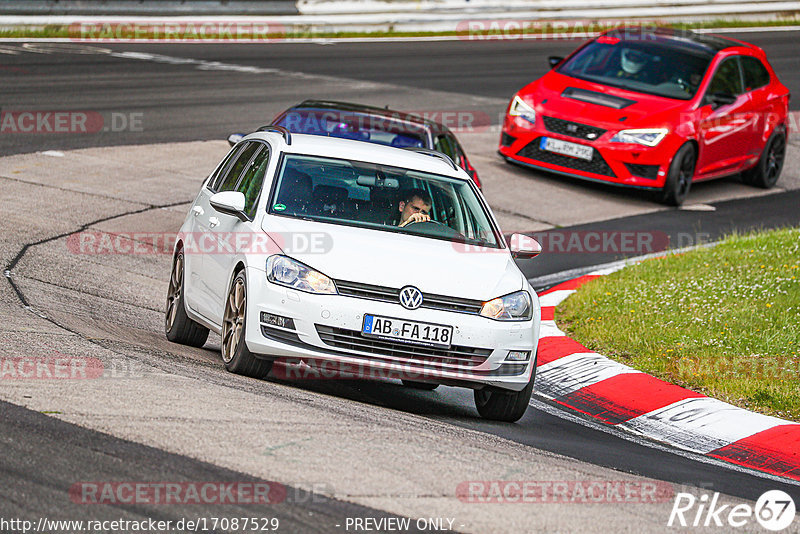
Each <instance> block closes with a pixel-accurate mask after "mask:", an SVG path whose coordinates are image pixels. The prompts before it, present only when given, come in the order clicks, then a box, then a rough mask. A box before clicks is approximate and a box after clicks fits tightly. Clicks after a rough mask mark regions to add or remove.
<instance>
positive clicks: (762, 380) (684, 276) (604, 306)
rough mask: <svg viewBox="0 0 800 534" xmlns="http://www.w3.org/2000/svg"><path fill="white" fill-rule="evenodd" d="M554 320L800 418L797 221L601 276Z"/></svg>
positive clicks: (730, 397) (680, 377) (652, 370)
mask: <svg viewBox="0 0 800 534" xmlns="http://www.w3.org/2000/svg"><path fill="white" fill-rule="evenodd" d="M556 321H557V323H558V325H559V327H560V328H562V329H563V330H564V331H565V332H567V333H568V334H569V335H570V336H571V337H573V338H575V339H577V340H578V341H580V342H581V343H582V344H584V345H585V346H587V347H589V348H590V349H592V350H595V351H597V352H600V353H601V354H604V355H606V356H608V357H610V358H613V359H615V360H618V361H620V362H623V363H625V364H627V365H630V366H631V367H634V368H636V369H639V370H641V371H644V372H646V373H649V374H651V375H654V376H657V377H659V378H661V379H664V380H666V381H669V382H672V383H675V384H678V385H681V386H684V387H687V388H689V389H693V390H695V391H698V392H701V393H704V394H706V395H708V396H710V397H714V398H717V399H720V400H723V401H726V402H729V403H731V404H735V405H738V406H741V407H743V408H747V409H750V410H754V411H758V412H761V413H765V414H769V415H775V416H778V417H783V418H786V419H791V420H794V421H800V229H796V228H795V229H784V230H776V231H771V232H762V233H756V234H751V235H746V236H731V237H729V238H728V239H726V240H725V241H723V242H722V243H720V244H718V245H717V246H716V247H713V248H708V249H699V250H695V251H692V252H687V253H685V254H680V255H672V256H667V257H665V258H661V259H653V260H647V261H644V262H642V263H639V264H637V265H634V266H632V267H628V268H626V269H623V270H621V271H618V272H616V273H613V274H611V275H608V276H604V277H601V278H597V279H595V280H592V281H591V282H589V283H588V284H586V285H585V286H583V287H582V288H581V289H579V290H578V291H577V292H576V293H575V294H574V295H572V296H571V297H570V298H568V299H567V300H566V301H565V302H563V303H562V304H561V305H560V306H559V307H558V308H557V309H556Z"/></svg>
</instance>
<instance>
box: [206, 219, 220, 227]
mask: <svg viewBox="0 0 800 534" xmlns="http://www.w3.org/2000/svg"><path fill="white" fill-rule="evenodd" d="M218 224H219V219H217V218H216V217H209V219H208V225H209V226H210V227H211V228H214V227H215V226H217V225H218Z"/></svg>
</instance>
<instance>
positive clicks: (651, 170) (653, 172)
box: [625, 163, 658, 180]
mask: <svg viewBox="0 0 800 534" xmlns="http://www.w3.org/2000/svg"><path fill="white" fill-rule="evenodd" d="M625 166H626V167H628V170H629V171H630V173H631V174H632V175H634V176H641V177H642V178H647V179H648V180H655V179H656V178H658V165H639V164H638V163H626V164H625Z"/></svg>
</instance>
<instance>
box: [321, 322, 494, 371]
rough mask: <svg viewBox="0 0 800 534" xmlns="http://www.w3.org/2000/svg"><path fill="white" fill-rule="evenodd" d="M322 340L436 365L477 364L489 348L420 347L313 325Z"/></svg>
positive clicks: (460, 365) (385, 355)
mask: <svg viewBox="0 0 800 534" xmlns="http://www.w3.org/2000/svg"><path fill="white" fill-rule="evenodd" d="M315 326H316V328H317V334H319V338H320V339H321V340H322V342H323V343H325V344H326V345H329V346H331V347H336V348H338V349H344V350H355V351H359V352H367V353H369V354H372V355H373V356H376V357H378V358H385V359H390V360H397V359H398V358H402V359H405V360H413V361H414V362H416V363H421V364H429V365H430V364H434V365H436V366H448V367H457V368H459V369H463V368H465V367H477V366H479V365H481V364H482V363H484V362H485V361H486V358H488V357H489V355H490V354H491V353H492V349H479V348H475V347H462V346H458V345H452V346H451V347H450V348H449V349H441V348H433V347H424V346H421V345H412V344H410V343H401V342H397V341H389V340H383V339H376V338H368V337H364V336H362V335H361V332H359V331H358V330H346V329H344V328H337V327H334V326H323V325H315Z"/></svg>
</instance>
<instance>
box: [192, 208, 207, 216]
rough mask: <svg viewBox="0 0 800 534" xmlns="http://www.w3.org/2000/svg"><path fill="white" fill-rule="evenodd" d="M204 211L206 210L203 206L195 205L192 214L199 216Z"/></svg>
mask: <svg viewBox="0 0 800 534" xmlns="http://www.w3.org/2000/svg"><path fill="white" fill-rule="evenodd" d="M203 213H205V212H204V211H203V207H202V206H195V207H193V208H192V215H194V216H195V217H197V216H198V215H202V214H203Z"/></svg>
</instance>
